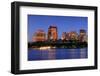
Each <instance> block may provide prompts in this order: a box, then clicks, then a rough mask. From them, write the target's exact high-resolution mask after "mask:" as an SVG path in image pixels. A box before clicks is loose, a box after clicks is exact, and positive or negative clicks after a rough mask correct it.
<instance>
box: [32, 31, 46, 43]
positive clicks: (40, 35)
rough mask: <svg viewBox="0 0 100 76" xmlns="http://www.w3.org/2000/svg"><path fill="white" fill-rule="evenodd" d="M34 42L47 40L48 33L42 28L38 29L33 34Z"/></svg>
mask: <svg viewBox="0 0 100 76" xmlns="http://www.w3.org/2000/svg"><path fill="white" fill-rule="evenodd" d="M32 40H33V42H37V41H45V40H46V34H45V32H44V31H43V30H42V29H39V30H37V31H36V32H35V33H34V35H33V39H32Z"/></svg>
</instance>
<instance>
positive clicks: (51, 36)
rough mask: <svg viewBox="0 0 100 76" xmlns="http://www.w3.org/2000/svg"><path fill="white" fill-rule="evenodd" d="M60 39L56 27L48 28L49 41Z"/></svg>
mask: <svg viewBox="0 0 100 76" xmlns="http://www.w3.org/2000/svg"><path fill="white" fill-rule="evenodd" d="M57 39H58V31H57V27H56V26H50V27H49V28H48V40H53V41H56V40H57Z"/></svg>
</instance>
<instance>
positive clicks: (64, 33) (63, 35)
mask: <svg viewBox="0 0 100 76" xmlns="http://www.w3.org/2000/svg"><path fill="white" fill-rule="evenodd" d="M61 39H62V40H66V32H63V33H62V37H61Z"/></svg>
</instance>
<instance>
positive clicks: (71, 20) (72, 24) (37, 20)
mask: <svg viewBox="0 0 100 76" xmlns="http://www.w3.org/2000/svg"><path fill="white" fill-rule="evenodd" d="M87 21H88V19H87V17H74V16H73V17H72V16H44V15H28V41H29V42H31V41H32V36H33V33H34V32H36V31H37V30H38V29H43V30H44V32H45V33H46V34H47V32H48V28H49V26H50V25H54V26H57V28H58V39H60V38H61V36H62V33H63V32H71V31H75V32H77V33H78V34H79V30H80V29H85V30H86V31H87V24H88V22H87Z"/></svg>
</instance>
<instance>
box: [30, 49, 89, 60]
mask: <svg viewBox="0 0 100 76" xmlns="http://www.w3.org/2000/svg"><path fill="white" fill-rule="evenodd" d="M87 53H88V50H87V48H81V49H80V48H78V49H48V50H36V49H33V48H29V49H28V61H32V60H54V59H80V58H87V57H88V56H87V55H88V54H87Z"/></svg>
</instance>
